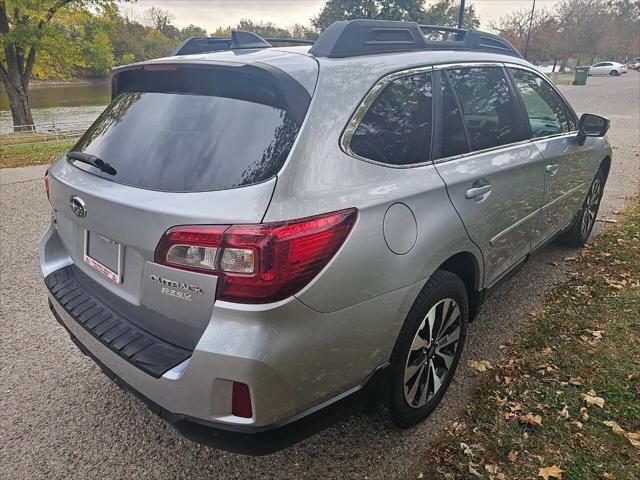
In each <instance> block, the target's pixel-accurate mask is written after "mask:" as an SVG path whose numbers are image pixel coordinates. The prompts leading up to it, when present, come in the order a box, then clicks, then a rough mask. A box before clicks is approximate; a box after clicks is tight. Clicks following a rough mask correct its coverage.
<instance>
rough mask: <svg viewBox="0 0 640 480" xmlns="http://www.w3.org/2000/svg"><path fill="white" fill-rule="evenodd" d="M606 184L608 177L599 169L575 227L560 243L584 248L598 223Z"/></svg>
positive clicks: (561, 237) (561, 238)
mask: <svg viewBox="0 0 640 480" xmlns="http://www.w3.org/2000/svg"><path fill="white" fill-rule="evenodd" d="M605 183H606V175H605V173H604V171H603V170H602V168H599V169H598V173H596V176H595V177H594V179H593V181H592V182H591V186H590V187H589V191H588V192H587V197H586V198H585V199H584V202H583V204H582V207H580V210H578V214H577V216H576V219H575V221H574V222H573V225H572V226H571V228H570V229H569V230H568V231H567V232H566V233H564V234H563V235H561V236H560V238H559V239H558V240H559V242H560V243H562V244H563V245H566V246H569V247H576V248H581V247H584V245H585V244H586V243H587V240H589V237H590V236H591V231H592V230H593V226H594V225H595V223H596V218H597V216H598V211H599V210H600V202H601V201H602V192H603V191H604V186H605Z"/></svg>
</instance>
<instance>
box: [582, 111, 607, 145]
mask: <svg viewBox="0 0 640 480" xmlns="http://www.w3.org/2000/svg"><path fill="white" fill-rule="evenodd" d="M610 125H611V122H610V121H609V119H608V118H605V117H601V116H600V115H594V114H593V113H585V114H583V115H582V116H581V117H580V122H579V124H578V142H579V143H580V145H584V142H585V140H586V139H587V137H604V136H605V135H606V133H607V132H608V131H609V126H610Z"/></svg>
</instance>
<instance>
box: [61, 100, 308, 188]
mask: <svg viewBox="0 0 640 480" xmlns="http://www.w3.org/2000/svg"><path fill="white" fill-rule="evenodd" d="M298 130H299V127H298V125H297V123H296V122H294V121H293V120H292V118H290V115H289V114H288V113H287V112H286V111H285V110H283V109H282V108H280V107H277V106H272V105H268V104H266V103H254V102H252V101H250V100H245V99H239V98H230V97H225V96H209V95H197V94H191V93H180V92H177V93H170V92H124V93H121V94H120V95H118V96H117V97H116V98H115V99H114V100H113V101H112V103H111V104H110V105H109V106H108V107H107V109H106V110H105V111H104V112H103V113H102V115H101V116H100V117H99V118H98V119H97V120H96V122H95V123H94V124H93V125H92V126H91V127H90V128H89V130H88V131H87V132H86V133H85V135H84V136H83V137H82V138H81V139H80V141H79V142H78V143H77V145H76V146H75V147H74V149H73V150H74V151H79V152H84V153H88V154H91V155H95V156H96V157H98V158H99V159H101V160H102V161H104V162H106V163H108V164H109V165H111V166H113V168H114V169H115V171H116V174H114V175H110V174H108V173H105V172H104V171H101V170H100V169H98V168H96V167H95V166H92V165H89V164H86V163H81V162H78V161H75V162H73V163H74V165H75V166H76V167H78V168H81V169H83V170H86V171H88V172H90V173H92V174H95V175H98V176H101V177H104V178H108V179H109V180H112V181H114V182H118V183H122V184H126V185H131V186H136V187H141V188H147V189H152V190H162V191H169V192H197V191H210V190H221V189H227V188H233V187H239V186H244V185H250V184H255V183H259V182H262V181H265V180H267V179H269V178H271V177H273V176H274V175H275V174H276V173H277V172H278V170H279V169H280V167H281V166H282V165H283V163H284V161H285V160H286V158H287V156H288V154H289V151H290V150H291V147H292V145H293V142H294V141H295V138H296V136H297V134H298ZM70 161H71V160H70Z"/></svg>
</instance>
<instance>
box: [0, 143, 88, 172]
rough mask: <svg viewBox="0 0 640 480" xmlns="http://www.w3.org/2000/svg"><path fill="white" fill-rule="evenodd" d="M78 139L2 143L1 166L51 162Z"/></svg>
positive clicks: (10, 166) (9, 166)
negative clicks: (15, 143)
mask: <svg viewBox="0 0 640 480" xmlns="http://www.w3.org/2000/svg"><path fill="white" fill-rule="evenodd" d="M76 141H77V140H59V141H52V142H47V143H28V144H24V143H23V144H18V145H7V144H6V143H5V144H3V143H0V168H12V167H26V166H30V165H44V164H49V163H51V162H52V161H53V160H55V159H56V158H58V157H60V156H61V155H62V154H63V153H64V152H66V151H67V150H69V149H70V148H71V147H72V146H73V145H74V144H75V143H76Z"/></svg>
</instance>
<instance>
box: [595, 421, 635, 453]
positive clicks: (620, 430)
mask: <svg viewBox="0 0 640 480" xmlns="http://www.w3.org/2000/svg"><path fill="white" fill-rule="evenodd" d="M602 423H603V424H605V425H606V426H607V427H609V428H611V430H612V431H613V433H615V434H616V435H620V436H622V437H625V438H626V439H627V440H629V443H630V444H631V445H633V446H634V447H635V448H638V449H640V432H627V431H626V430H625V429H623V428H622V427H621V426H620V425H618V422H615V421H613V420H605V421H604V422H602Z"/></svg>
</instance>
